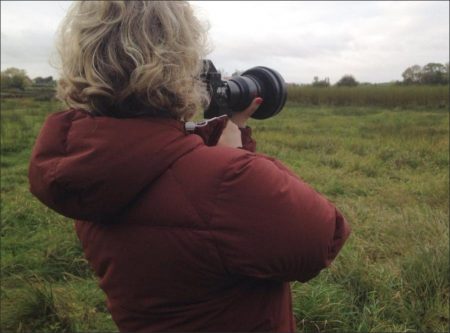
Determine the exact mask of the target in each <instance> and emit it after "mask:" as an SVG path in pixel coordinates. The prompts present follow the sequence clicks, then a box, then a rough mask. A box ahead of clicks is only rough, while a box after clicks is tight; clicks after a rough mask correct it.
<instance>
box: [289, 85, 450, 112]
mask: <svg viewBox="0 0 450 333" xmlns="http://www.w3.org/2000/svg"><path fill="white" fill-rule="evenodd" d="M288 102H290V103H295V104H299V105H303V106H308V105H322V106H325V105H328V106H377V107H383V108H396V107H398V108H411V107H428V108H446V107H447V108H448V106H449V86H448V85H447V86H424V85H422V86H394V85H392V86H364V85H361V86H357V87H336V86H332V87H326V88H317V87H311V86H292V85H291V86H288Z"/></svg>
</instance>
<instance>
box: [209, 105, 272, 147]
mask: <svg viewBox="0 0 450 333" xmlns="http://www.w3.org/2000/svg"><path fill="white" fill-rule="evenodd" d="M262 101H263V100H262V98H261V97H257V98H255V99H254V100H253V101H252V104H250V106H249V107H248V108H247V109H245V110H244V111H242V112H236V113H234V114H233V115H232V116H231V117H230V120H231V121H228V123H227V126H226V127H225V128H224V129H223V131H222V135H221V136H220V138H219V141H218V142H217V145H218V146H228V147H233V148H240V147H242V136H241V131H240V130H239V127H240V128H245V127H246V126H247V120H248V118H250V117H251V115H252V114H253V113H254V112H255V111H256V110H257V109H258V107H259V106H260V105H261V103H262Z"/></svg>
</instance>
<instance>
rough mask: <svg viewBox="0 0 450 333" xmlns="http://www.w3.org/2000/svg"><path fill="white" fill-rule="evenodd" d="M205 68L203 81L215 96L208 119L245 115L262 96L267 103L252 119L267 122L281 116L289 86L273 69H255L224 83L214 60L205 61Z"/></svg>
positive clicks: (212, 96) (258, 67) (209, 108)
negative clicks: (236, 114)
mask: <svg viewBox="0 0 450 333" xmlns="http://www.w3.org/2000/svg"><path fill="white" fill-rule="evenodd" d="M203 66H204V73H203V74H202V80H203V81H204V82H206V84H207V89H208V91H209V93H210V96H211V101H210V104H209V106H208V107H207V108H206V110H205V112H204V115H205V118H212V117H217V116H220V115H221V114H230V111H234V112H240V111H243V110H245V109H246V108H247V107H248V106H249V105H250V104H251V102H252V101H253V99H254V98H255V97H258V96H259V97H261V98H262V99H263V103H262V104H261V105H260V106H259V108H258V110H256V112H255V113H254V114H253V115H252V118H255V119H266V118H270V117H273V116H275V115H276V114H277V113H279V112H280V111H281V109H282V108H283V106H284V104H285V102H286V98H287V89H286V84H285V82H284V80H283V78H282V76H281V75H280V74H279V73H278V72H277V71H275V70H273V69H271V68H267V67H263V66H257V67H253V68H250V69H249V70H246V71H245V72H244V73H242V75H240V76H234V77H232V78H231V79H229V80H228V81H222V80H221V76H220V73H219V72H218V71H217V70H216V68H215V67H214V65H213V63H212V62H211V60H204V61H203Z"/></svg>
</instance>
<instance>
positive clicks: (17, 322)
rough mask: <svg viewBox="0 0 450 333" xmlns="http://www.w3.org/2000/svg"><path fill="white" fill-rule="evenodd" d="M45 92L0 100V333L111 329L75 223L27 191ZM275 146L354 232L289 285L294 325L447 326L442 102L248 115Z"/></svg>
mask: <svg viewBox="0 0 450 333" xmlns="http://www.w3.org/2000/svg"><path fill="white" fill-rule="evenodd" d="M60 108H61V105H60V104H58V103H57V102H52V101H40V102H39V101H34V100H32V99H3V100H2V101H1V149H2V151H1V153H2V156H1V172H2V174H1V193H2V200H1V219H2V226H1V252H2V257H1V273H2V277H1V278H2V283H1V327H0V329H1V331H2V332H31V331H33V332H40V331H42V332H87V331H89V332H110V331H117V329H116V327H115V325H114V323H113V322H112V321H111V317H110V315H109V314H108V313H107V311H106V307H105V303H104V301H105V298H104V295H103V294H102V292H101V290H100V289H99V288H98V286H97V283H96V280H95V277H94V276H93V275H92V273H91V271H90V270H89V268H88V265H87V263H86V261H85V260H84V259H83V255H82V251H81V248H80V245H79V244H78V241H77V239H76V236H75V233H74V230H73V222H72V221H70V220H68V219H65V218H62V217H60V216H58V215H57V214H55V213H53V212H52V211H50V210H49V209H47V208H45V207H44V206H43V205H41V204H40V203H39V202H38V201H37V200H36V199H35V198H33V197H32V196H31V194H30V193H29V192H28V184H27V166H28V158H29V156H30V152H31V148H32V145H33V142H34V139H35V137H36V135H37V133H38V131H39V129H40V126H41V124H42V122H43V120H44V119H45V116H46V115H47V114H48V113H50V112H53V111H55V110H58V109H60ZM250 126H252V127H253V129H254V136H255V138H256V140H257V142H258V146H257V150H258V151H259V152H263V153H266V154H268V155H272V156H275V157H277V158H279V159H280V160H282V161H283V162H284V163H285V164H287V165H288V166H290V167H291V168H292V169H293V170H294V171H295V172H296V173H297V174H298V175H299V176H300V177H301V178H303V179H304V180H305V181H307V182H308V183H310V184H311V185H312V186H313V187H315V188H316V189H317V190H319V191H320V192H322V193H323V194H325V195H326V196H327V197H328V198H330V199H331V200H332V201H334V202H335V203H336V205H337V206H338V207H339V208H340V209H341V211H342V212H343V213H344V215H345V216H346V217H347V219H348V221H349V222H350V224H351V226H352V229H353V233H352V236H351V238H350V239H349V241H348V242H347V245H346V246H345V247H344V249H343V251H342V252H341V254H340V255H339V256H338V258H337V260H336V261H335V262H334V263H333V264H332V266H331V267H330V268H329V269H328V270H325V271H323V272H322V273H321V274H320V275H319V277H318V278H316V279H314V280H312V281H310V282H309V283H306V284H300V283H293V293H294V312H295V316H296V319H297V326H298V330H299V332H349V331H351V332H413V331H432V332H448V330H449V294H450V290H449V280H448V277H449V273H450V271H449V226H448V217H449V216H448V214H449V153H448V149H449V112H448V109H446V108H444V109H442V108H441V109H437V108H436V109H424V108H422V109H420V110H419V109H416V110H414V109H405V108H403V109H391V110H387V109H383V108H378V107H354V106H353V107H344V106H342V107H321V106H317V107H310V106H309V107H302V106H298V105H295V104H293V103H289V106H288V107H286V108H285V110H283V111H282V113H280V114H279V115H278V116H276V117H274V118H272V119H268V120H264V121H254V120H252V121H251V122H250Z"/></svg>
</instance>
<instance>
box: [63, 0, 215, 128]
mask: <svg viewBox="0 0 450 333" xmlns="http://www.w3.org/2000/svg"><path fill="white" fill-rule="evenodd" d="M57 50H58V53H59V61H60V64H59V66H58V67H59V70H60V77H61V79H60V80H59V82H58V87H57V97H58V98H59V99H60V100H62V101H64V102H65V103H66V104H67V105H68V106H69V107H73V108H79V109H83V110H86V111H88V112H91V113H95V114H103V115H111V116H117V117H123V116H133V115H136V114H166V115H169V116H172V117H175V118H177V119H180V120H189V119H191V118H192V117H193V116H194V115H195V113H196V111H197V110H199V109H200V108H201V107H205V106H206V105H207V103H208V94H207V92H206V89H205V87H204V84H203V83H202V81H201V80H200V73H201V71H202V61H201V59H202V58H203V57H204V56H205V55H206V54H207V52H208V50H207V43H206V27H205V26H204V25H203V24H202V23H201V22H200V21H199V20H198V19H197V18H196V17H195V16H194V13H193V10H192V8H191V6H190V4H189V3H187V2H186V1H80V2H79V1H75V2H74V4H73V5H72V6H71V8H70V9H69V11H68V13H67V15H66V17H65V18H64V20H63V22H62V23H61V25H60V28H59V32H58V39H57Z"/></svg>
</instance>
